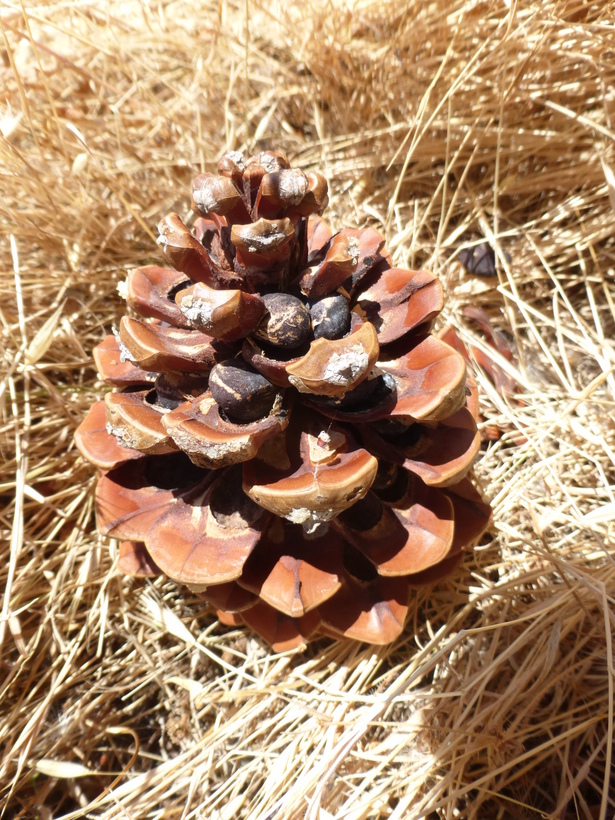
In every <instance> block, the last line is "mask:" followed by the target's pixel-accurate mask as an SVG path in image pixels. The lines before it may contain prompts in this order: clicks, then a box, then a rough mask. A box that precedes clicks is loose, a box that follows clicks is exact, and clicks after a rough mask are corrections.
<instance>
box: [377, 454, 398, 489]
mask: <svg viewBox="0 0 615 820" xmlns="http://www.w3.org/2000/svg"><path fill="white" fill-rule="evenodd" d="M396 478H397V466H396V465H395V464H391V462H390V461H382V460H380V461H379V462H378V472H377V473H376V478H375V479H374V483H373V484H372V490H384V489H386V488H387V487H390V486H391V484H393V482H394V481H395V479H396Z"/></svg>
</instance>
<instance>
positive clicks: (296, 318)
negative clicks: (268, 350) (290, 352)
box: [254, 293, 312, 348]
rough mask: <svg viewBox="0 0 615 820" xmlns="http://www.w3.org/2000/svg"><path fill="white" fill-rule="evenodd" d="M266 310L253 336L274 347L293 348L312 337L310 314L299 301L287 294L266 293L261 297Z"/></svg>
mask: <svg viewBox="0 0 615 820" xmlns="http://www.w3.org/2000/svg"><path fill="white" fill-rule="evenodd" d="M261 298H262V300H263V302H264V303H265V307H266V308H267V313H266V314H265V318H264V319H263V320H262V322H261V323H260V325H259V326H258V327H257V328H256V330H255V331H254V336H256V337H257V338H258V339H261V340H262V341H264V342H269V344H272V345H275V346H276V347H287V348H294V347H299V346H300V345H302V344H303V343H304V342H306V341H307V340H308V339H309V338H311V335H312V324H311V322H310V314H309V312H308V309H307V308H306V306H305V305H304V304H303V302H302V301H301V299H297V297H296V296H291V295H290V294H288V293H266V294H265V295H264V296H263V297H261Z"/></svg>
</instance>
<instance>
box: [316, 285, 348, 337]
mask: <svg viewBox="0 0 615 820" xmlns="http://www.w3.org/2000/svg"><path fill="white" fill-rule="evenodd" d="M310 316H311V317H312V327H313V328H314V338H315V339H341V338H342V336H345V335H346V334H347V333H348V331H349V330H350V308H349V307H348V300H347V299H346V297H345V296H343V295H342V294H341V293H334V294H333V295H332V296H325V297H324V299H319V300H318V302H315V303H314V304H313V305H312V307H311V308H310Z"/></svg>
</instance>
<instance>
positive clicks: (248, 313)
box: [76, 151, 490, 650]
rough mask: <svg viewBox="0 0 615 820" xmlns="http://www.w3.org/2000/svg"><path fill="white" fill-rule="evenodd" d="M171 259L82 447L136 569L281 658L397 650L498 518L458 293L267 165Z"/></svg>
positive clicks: (316, 181) (177, 245) (117, 346)
mask: <svg viewBox="0 0 615 820" xmlns="http://www.w3.org/2000/svg"><path fill="white" fill-rule="evenodd" d="M193 199H194V202H193V207H194V209H196V210H197V211H198V212H199V213H200V214H201V216H200V217H199V218H197V219H196V221H195V223H194V228H193V231H190V230H189V229H188V228H187V227H186V225H184V223H183V222H182V221H181V219H180V218H179V216H177V214H170V215H169V216H167V217H165V218H164V219H163V220H162V222H161V223H160V226H159V230H160V238H159V243H160V244H161V245H162V249H163V252H164V255H165V258H166V260H167V261H168V262H169V263H170V264H171V265H172V266H173V268H172V269H170V268H161V267H157V266H154V265H149V266H146V267H143V268H137V269H136V270H132V271H130V273H129V275H128V279H127V282H126V285H125V291H124V295H125V297H126V299H127V301H128V305H129V307H130V308H131V313H134V314H136V315H137V316H138V317H141V318H135V317H134V316H133V315H130V316H125V317H124V318H123V319H122V321H121V323H120V328H119V332H118V333H116V334H115V335H111V336H108V337H107V338H106V339H105V340H104V341H103V342H102V343H101V344H100V345H99V346H98V347H97V348H96V349H95V351H94V357H95V361H96V365H97V367H98V370H99V372H100V374H101V376H102V378H103V379H104V380H105V381H106V382H107V383H108V384H110V385H112V386H113V387H114V388H115V390H114V391H113V392H109V393H107V394H106V396H105V400H104V402H102V401H101V402H98V403H96V404H95V405H94V406H93V407H92V408H91V410H90V412H89V414H88V416H87V417H86V419H85V420H84V421H83V423H82V424H81V426H80V427H79V429H78V431H77V433H76V442H77V445H78V447H79V449H80V450H81V452H82V453H83V455H84V456H85V457H86V458H87V459H89V461H91V462H92V463H93V464H95V465H97V466H98V467H100V468H101V470H102V471H103V473H102V476H101V478H100V481H99V482H98V487H97V493H96V500H97V516H98V527H99V530H100V531H101V532H102V533H104V534H106V535H110V536H113V537H115V538H118V539H120V541H121V543H120V559H119V564H120V567H121V568H122V569H123V570H125V571H126V572H129V573H132V574H135V575H154V574H158V573H160V572H162V573H165V574H166V575H167V576H169V577H170V578H173V579H175V580H176V581H180V582H183V583H185V584H187V585H188V586H189V587H190V589H192V590H193V591H195V592H197V593H198V594H200V595H201V596H202V597H203V598H204V599H205V600H206V601H208V602H210V603H211V604H213V605H214V606H215V607H216V608H217V609H218V615H219V617H220V619H221V620H222V621H223V622H224V623H230V624H237V623H245V624H247V625H248V626H250V627H251V628H253V629H254V630H256V631H257V632H258V633H259V634H260V635H262V636H263V637H264V638H265V639H266V640H267V641H268V642H269V643H270V644H271V645H272V646H273V647H274V648H275V649H278V650H284V649H289V648H292V647H296V646H300V645H302V644H304V643H305V642H306V641H307V639H308V638H309V637H310V636H312V635H314V634H315V633H325V634H328V635H329V634H330V635H335V636H338V637H342V636H344V637H347V638H354V639H358V640H362V641H368V642H370V643H375V644H383V643H388V642H389V641H391V640H392V639H394V638H395V637H396V636H398V635H399V634H400V632H401V631H402V629H403V627H404V623H405V621H406V617H407V614H408V606H409V599H410V596H411V591H412V589H413V588H414V587H416V586H417V585H419V584H423V583H426V582H431V581H434V580H436V579H438V578H440V577H441V576H444V575H445V574H447V573H448V572H450V571H451V569H453V568H454V567H455V566H456V565H457V564H458V563H459V561H460V560H461V557H462V552H463V550H464V548H466V547H467V546H469V545H471V544H473V543H474V542H475V541H476V540H477V538H478V537H479V536H480V535H481V534H482V533H483V531H484V529H485V527H486V526H487V523H488V521H489V516H490V508H489V506H488V505H487V504H485V503H484V502H483V501H482V500H481V498H480V495H479V494H478V492H477V491H476V490H475V488H474V487H473V486H472V484H471V483H470V481H469V479H468V478H466V477H465V476H466V474H467V472H468V470H469V469H470V467H471V465H472V462H473V460H474V457H475V455H476V453H477V451H478V447H479V436H478V434H477V431H476V423H475V419H474V414H475V413H476V408H477V404H476V393H475V386H474V385H466V368H465V364H464V360H463V358H462V356H460V355H459V353H457V352H456V351H455V350H453V349H452V348H451V347H449V346H448V345H447V344H445V343H444V342H443V341H441V340H439V339H438V338H436V337H435V336H432V335H430V328H431V325H432V323H433V320H434V319H435V317H436V316H437V315H438V313H439V312H440V310H441V308H442V288H441V286H440V284H439V282H438V280H437V279H436V278H435V277H434V276H433V275H432V274H430V273H428V272H426V271H407V270H401V269H399V268H395V267H392V264H391V260H390V257H389V255H388V253H387V252H386V251H385V250H384V248H383V245H384V240H383V238H382V237H381V236H380V234H379V233H378V232H377V231H375V230H373V229H372V228H366V229H364V230H342V231H340V232H339V233H337V234H335V236H332V234H331V231H330V230H329V227H328V226H327V224H326V223H325V222H324V221H323V220H322V219H321V218H320V216H319V214H321V213H322V211H323V210H324V208H325V207H326V205H327V201H328V197H327V183H326V181H325V179H324V177H323V176H322V175H321V174H318V173H308V174H304V173H303V172H302V171H300V170H298V169H292V168H290V167H289V163H288V160H287V159H286V157H285V156H284V155H283V154H281V153H277V152H273V151H266V152H264V153H261V154H258V155H256V156H254V157H250V158H249V159H248V160H244V158H243V157H242V156H241V155H240V154H238V153H236V152H231V153H230V154H227V155H226V156H224V157H223V158H222V159H221V161H220V163H219V166H218V176H215V175H212V174H201V175H200V176H198V177H197V179H196V180H195V183H194V191H193Z"/></svg>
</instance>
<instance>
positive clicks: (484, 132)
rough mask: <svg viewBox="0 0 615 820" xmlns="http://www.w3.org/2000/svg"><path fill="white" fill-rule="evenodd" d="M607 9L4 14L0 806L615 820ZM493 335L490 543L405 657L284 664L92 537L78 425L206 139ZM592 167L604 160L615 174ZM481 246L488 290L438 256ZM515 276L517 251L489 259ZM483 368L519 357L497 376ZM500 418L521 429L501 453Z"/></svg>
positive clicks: (614, 252) (103, 9)
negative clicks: (422, 281) (364, 227)
mask: <svg viewBox="0 0 615 820" xmlns="http://www.w3.org/2000/svg"><path fill="white" fill-rule="evenodd" d="M613 20H615V2H613V0H596V1H595V2H590V0H570V2H563V1H562V2H553V1H552V0H551V2H549V0H545V1H544V2H541V0H535V2H529V0H518V2H515V0H512V1H511V0H508V2H506V1H505V0H489V1H488V2H487V1H486V2H480V0H467V1H466V0H450V2H447V0H432V2H418V0H415V1H413V2H405V3H404V2H400V0H378V1H377V2H375V0H362V1H361V2H356V3H354V4H353V3H351V2H350V0H349V2H348V3H346V4H344V3H343V2H337V0H336V1H335V2H333V0H331V2H328V3H325V2H317V1H316V0H312V2H307V3H305V4H303V3H297V2H292V0H291V2H290V3H286V4H282V3H279V2H277V0H274V2H273V3H272V4H268V3H266V2H265V0H245V2H243V0H242V1H241V2H239V0H237V3H235V2H234V0H219V2H217V3H214V2H212V1H211V0H209V1H208V0H202V1H201V2H199V0H196V2H194V3H190V4H189V3H187V2H182V0H179V2H172V1H171V0H161V2H158V3H150V2H148V1H147V0H146V2H141V3H138V2H136V1H135V2H131V1H129V0H127V2H122V3H119V2H117V3H114V2H98V3H94V2H89V0H74V2H71V0H68V2H60V0H52V1H51V2H49V3H41V2H35V3H33V4H30V5H27V6H26V5H24V4H23V3H21V1H20V2H18V0H4V2H3V4H2V7H1V9H0V23H1V26H0V28H1V29H2V36H3V42H2V44H1V45H0V49H1V52H0V56H1V58H2V59H1V62H0V129H1V134H2V139H1V140H0V152H1V157H2V169H1V170H0V174H1V178H2V187H1V190H2V196H1V199H0V226H1V235H0V243H1V245H0V248H1V257H0V258H1V260H2V281H1V291H0V319H1V321H2V333H3V341H2V356H3V360H4V366H3V371H2V374H1V387H0V393H1V397H2V398H1V401H2V422H1V424H2V427H1V438H0V442H1V449H2V456H3V464H2V467H1V474H0V492H1V494H2V499H3V501H4V504H3V505H2V512H1V513H0V526H1V528H2V532H3V535H2V536H0V539H1V544H2V546H1V547H0V550H1V561H0V576H1V579H2V587H3V588H4V589H5V590H6V591H5V595H4V597H3V599H2V610H1V620H0V651H1V655H0V668H1V673H2V688H1V693H2V694H1V698H0V712H1V718H0V746H1V748H2V757H1V762H0V790H1V791H0V804H2V805H3V808H4V813H2V812H1V811H0V814H1V816H2V817H3V818H31V817H32V818H34V817H36V818H42V819H44V820H46V819H47V818H52V817H53V818H60V817H65V818H66V817H96V818H129V817H130V818H162V817H164V818H165V820H166V818H177V820H179V818H185V819H186V820H188V818H203V819H205V818H207V820H209V819H210V818H211V819H212V820H227V818H228V820H235V818H249V820H265V818H271V820H273V818H276V820H282V818H289V819H290V818H292V819H293V820H295V818H303V817H306V818H311V820H316V819H317V818H318V819H319V820H325V818H333V817H335V818H340V819H341V818H344V820H351V819H352V820H359V818H380V817H382V818H395V820H403V819H405V818H421V817H428V818H436V817H441V818H453V817H455V818H468V820H469V818H487V820H489V819H490V818H535V817H537V818H539V817H543V818H558V819H559V818H566V819H568V818H601V820H605V819H606V818H610V817H613V814H614V812H615V786H614V785H613V783H612V782H611V780H610V778H611V771H612V766H613V700H614V698H613V683H614V663H613V646H612V635H613V623H614V618H615V600H614V597H615V562H614V552H613V535H614V530H615V527H614V520H615V495H614V492H615V455H614V452H615V422H614V413H613V409H614V402H615V392H614V390H615V374H614V364H615V349H614V343H613V339H614V331H615V309H614V304H613V303H614V299H615V292H614V286H613V282H614V281H615V280H614V269H615V239H614V236H615V213H614V210H613V209H614V207H615V177H614V176H613V174H614V171H615V152H614V151H613V140H614V139H615V25H614V23H613ZM255 146H256V147H265V146H271V147H281V148H283V149H285V150H286V151H287V152H288V153H289V155H290V156H291V158H292V159H293V160H294V162H295V163H296V164H300V165H302V166H303V167H305V168H312V167H321V168H324V170H325V172H326V174H327V176H328V178H329V179H330V181H331V182H332V191H333V197H332V206H331V209H330V214H329V215H330V217H331V219H332V221H333V223H334V224H335V225H336V226H337V227H341V225H342V224H350V225H352V224H363V223H370V224H374V225H376V226H380V227H381V228H382V229H383V230H384V231H385V232H386V234H387V238H388V240H389V245H390V247H391V248H392V249H393V251H394V254H395V258H396V261H397V262H399V263H400V264H407V265H412V266H418V265H419V264H424V265H428V266H430V267H431V268H432V269H434V270H435V271H436V272H438V273H439V274H440V276H441V277H442V278H443V280H444V282H445V284H446V286H447V289H448V294H449V296H448V303H447V309H446V315H445V317H444V318H445V320H448V321H450V320H452V321H455V322H456V323H457V324H458V326H459V328H460V332H461V334H462V336H463V338H464V339H465V340H466V341H472V342H473V343H474V344H475V345H479V346H480V345H484V344H485V341H484V338H483V336H482V335H481V331H480V330H479V329H478V327H477V326H475V325H474V324H472V323H470V322H469V321H468V320H467V319H465V318H464V315H463V307H464V306H465V305H467V304H473V305H479V306H481V307H483V308H484V309H485V310H487V311H488V312H489V314H490V315H491V317H492V319H493V321H494V324H495V325H496V326H497V327H498V328H499V329H501V330H505V331H508V332H509V333H510V334H511V338H513V339H514V343H515V345H516V350H517V353H516V356H517V358H518V364H513V365H507V366H508V369H509V371H510V372H511V373H512V374H513V375H514V376H515V378H516V379H517V380H518V382H519V384H520V388H521V393H520V398H521V399H522V404H518V403H517V402H516V400H514V399H510V400H507V399H506V398H503V397H502V396H500V395H498V394H497V392H496V391H495V390H494V388H493V387H492V386H491V384H490V383H489V382H488V380H487V379H486V378H485V377H483V376H481V377H480V382H481V387H482V394H483V404H484V413H485V416H486V419H487V420H486V424H487V425H493V424H498V425H500V427H502V428H503V429H504V430H505V433H504V435H503V437H502V438H501V439H500V440H499V441H496V442H492V443H490V444H489V445H485V447H484V448H483V451H482V453H481V456H480V459H479V462H478V464H477V467H476V473H477V475H478V476H479V477H480V480H481V482H482V486H483V489H484V491H485V492H486V494H487V495H488V496H489V497H491V498H492V499H493V501H494V510H495V514H494V526H493V530H492V538H490V539H486V541H485V542H484V543H483V545H482V546H480V547H479V548H478V549H477V551H476V553H475V555H474V556H473V557H469V558H468V559H467V561H466V564H465V567H464V569H463V571H462V572H461V574H460V575H459V577H458V578H457V579H455V580H453V581H451V582H450V583H447V584H442V585H440V586H438V587H436V588H435V589H428V590H425V591H424V592H423V593H422V594H421V595H420V596H419V597H418V598H417V601H416V608H415V613H414V616H413V620H412V623H411V624H410V628H409V629H408V630H407V633H406V634H405V636H403V637H402V639H400V640H399V641H398V642H397V643H396V644H394V645H393V646H390V647H387V648H384V649H380V650H374V649H373V648H369V647H364V646H361V645H356V644H340V643H337V642H335V641H331V640H328V639H322V640H321V641H319V642H317V643H316V644H315V645H313V646H312V647H310V649H309V650H308V651H307V652H305V653H304V654H301V655H295V656H292V655H291V656H273V655H272V654H271V652H270V651H268V649H267V648H266V647H265V646H264V645H263V644H262V643H261V642H260V641H259V640H257V639H255V638H254V637H253V636H251V635H249V634H247V633H243V632H241V631H229V630H227V629H224V628H222V627H221V626H219V625H218V623H217V621H216V620H215V617H214V616H213V614H212V613H211V612H209V611H207V610H203V608H202V607H201V606H198V605H197V603H196V601H194V600H191V599H190V598H189V596H187V595H186V593H185V592H183V591H181V590H178V589H177V588H176V586H175V585H174V584H172V583H170V582H166V583H165V582H161V581H160V580H158V581H156V582H154V583H142V582H136V581H131V580H129V579H126V578H124V577H121V576H120V574H119V573H118V572H117V571H116V569H115V564H114V561H115V558H116V554H117V552H116V545H115V544H111V545H109V544H108V543H107V542H105V541H104V540H102V539H99V537H98V536H97V535H96V534H95V532H94V520H93V514H92V490H93V482H94V476H93V471H92V469H91V468H90V467H89V466H88V465H87V464H85V463H84V462H83V460H82V459H81V458H79V457H78V455H77V454H76V452H75V448H74V446H73V444H72V433H73V431H74V428H75V426H76V425H77V423H78V422H79V420H80V418H81V417H82V416H83V414H84V412H85V410H86V408H87V406H88V405H89V404H90V402H91V401H92V399H93V398H94V397H95V396H96V395H97V394H98V393H99V391H100V385H99V384H98V383H97V382H96V374H95V372H94V370H93V366H92V360H91V358H90V351H91V349H92V347H93V346H94V345H95V344H96V343H97V342H98V341H99V340H100V339H101V338H102V335H103V331H104V329H109V328H110V327H111V326H112V325H113V324H114V322H117V320H118V317H119V315H120V312H121V310H122V305H121V304H120V300H119V298H118V296H117V294H116V291H115V287H116V284H117V282H118V281H120V280H121V279H122V278H123V275H124V271H125V269H126V268H128V267H131V266H134V265H135V264H138V263H144V262H148V261H157V260H159V259H160V254H159V251H158V249H157V247H156V245H155V243H154V238H155V225H156V222H157V220H158V218H159V217H160V216H161V215H163V214H164V213H166V212H168V211H170V210H178V211H179V212H180V213H182V212H184V213H185V212H186V210H187V208H188V199H189V197H188V190H189V188H188V186H189V182H190V179H191V177H192V176H193V174H194V173H195V171H197V170H198V169H202V168H211V167H212V165H213V163H214V161H215V160H216V159H217V158H218V156H219V155H220V154H221V153H222V152H223V151H224V150H225V149H226V148H229V147H234V148H245V147H248V148H253V147H255ZM611 169H613V170H611ZM483 237H486V238H488V239H489V240H490V241H491V242H492V243H493V244H495V245H497V246H498V248H500V249H501V250H500V262H501V265H500V274H499V279H498V280H495V281H494V280H492V279H479V278H477V277H472V276H468V275H467V274H465V273H463V272H462V269H461V267H460V265H459V264H458V262H456V260H455V252H456V251H457V250H458V249H459V248H460V247H462V246H466V245H468V244H471V243H472V242H473V241H476V240H479V239H481V238H483ZM504 249H505V250H507V251H508V252H509V253H510V255H511V258H512V261H511V262H510V263H508V262H507V261H506V258H505V257H504V255H503V250H504ZM505 364H506V363H505ZM520 431H521V432H520Z"/></svg>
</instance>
